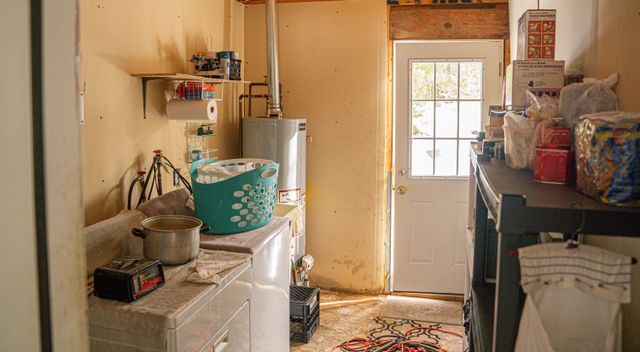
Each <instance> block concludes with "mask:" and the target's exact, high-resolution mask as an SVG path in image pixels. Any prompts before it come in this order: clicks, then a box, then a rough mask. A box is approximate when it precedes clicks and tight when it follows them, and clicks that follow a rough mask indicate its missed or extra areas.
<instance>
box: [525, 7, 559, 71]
mask: <svg viewBox="0 0 640 352" xmlns="http://www.w3.org/2000/svg"><path fill="white" fill-rule="evenodd" d="M516 57H517V59H518V60H555V58H556V10H527V11H525V12H524V14H522V17H520V20H519V21H518V55H517V56H516Z"/></svg>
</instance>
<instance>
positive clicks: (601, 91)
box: [560, 73, 619, 127]
mask: <svg viewBox="0 0 640 352" xmlns="http://www.w3.org/2000/svg"><path fill="white" fill-rule="evenodd" d="M617 83H618V74H617V73H614V74H612V75H611V76H609V77H608V78H607V79H605V80H597V79H594V78H586V79H585V81H584V82H582V83H574V84H570V85H568V86H566V87H564V88H562V90H561V91H560V113H561V114H562V116H563V117H564V119H565V121H566V122H567V124H568V125H569V126H570V127H573V126H575V124H576V123H578V119H579V118H580V116H582V115H585V114H591V113H596V112H604V111H615V110H618V109H619V107H618V97H617V96H616V93H614V92H613V88H614V87H615V85H616V84H617Z"/></svg>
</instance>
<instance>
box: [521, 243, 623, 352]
mask: <svg viewBox="0 0 640 352" xmlns="http://www.w3.org/2000/svg"><path fill="white" fill-rule="evenodd" d="M518 256H519V258H520V269H521V271H520V274H521V281H520V284H521V285H522V288H523V290H524V292H525V293H526V294H527V298H526V300H525V304H524V309H523V311H522V317H521V319H520V329H519V331H518V337H517V340H516V347H515V351H516V352H574V351H575V352H578V351H580V352H591V351H593V352H619V351H622V311H621V308H620V304H621V303H629V302H630V301H631V258H630V257H627V256H624V255H621V254H617V253H613V252H610V251H606V250H603V249H601V248H597V247H593V246H588V245H580V246H579V247H577V248H574V249H566V248H565V245H564V243H550V244H541V245H535V246H529V247H524V248H520V249H519V250H518Z"/></svg>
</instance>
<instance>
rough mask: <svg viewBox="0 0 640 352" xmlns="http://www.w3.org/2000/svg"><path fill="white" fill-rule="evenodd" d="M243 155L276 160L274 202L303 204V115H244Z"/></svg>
mask: <svg viewBox="0 0 640 352" xmlns="http://www.w3.org/2000/svg"><path fill="white" fill-rule="evenodd" d="M242 157H243V158H261V159H269V160H273V161H275V162H277V163H279V164H280V171H279V176H278V197H277V202H278V203H290V204H291V203H293V204H298V205H302V206H304V205H305V194H306V191H307V182H306V180H307V174H306V166H307V120H306V119H282V118H281V119H273V118H254V117H245V118H243V119H242Z"/></svg>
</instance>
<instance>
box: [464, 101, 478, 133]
mask: <svg viewBox="0 0 640 352" xmlns="http://www.w3.org/2000/svg"><path fill="white" fill-rule="evenodd" d="M480 130H482V102H481V101H461V102H460V138H473V137H474V136H473V132H474V131H480Z"/></svg>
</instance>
